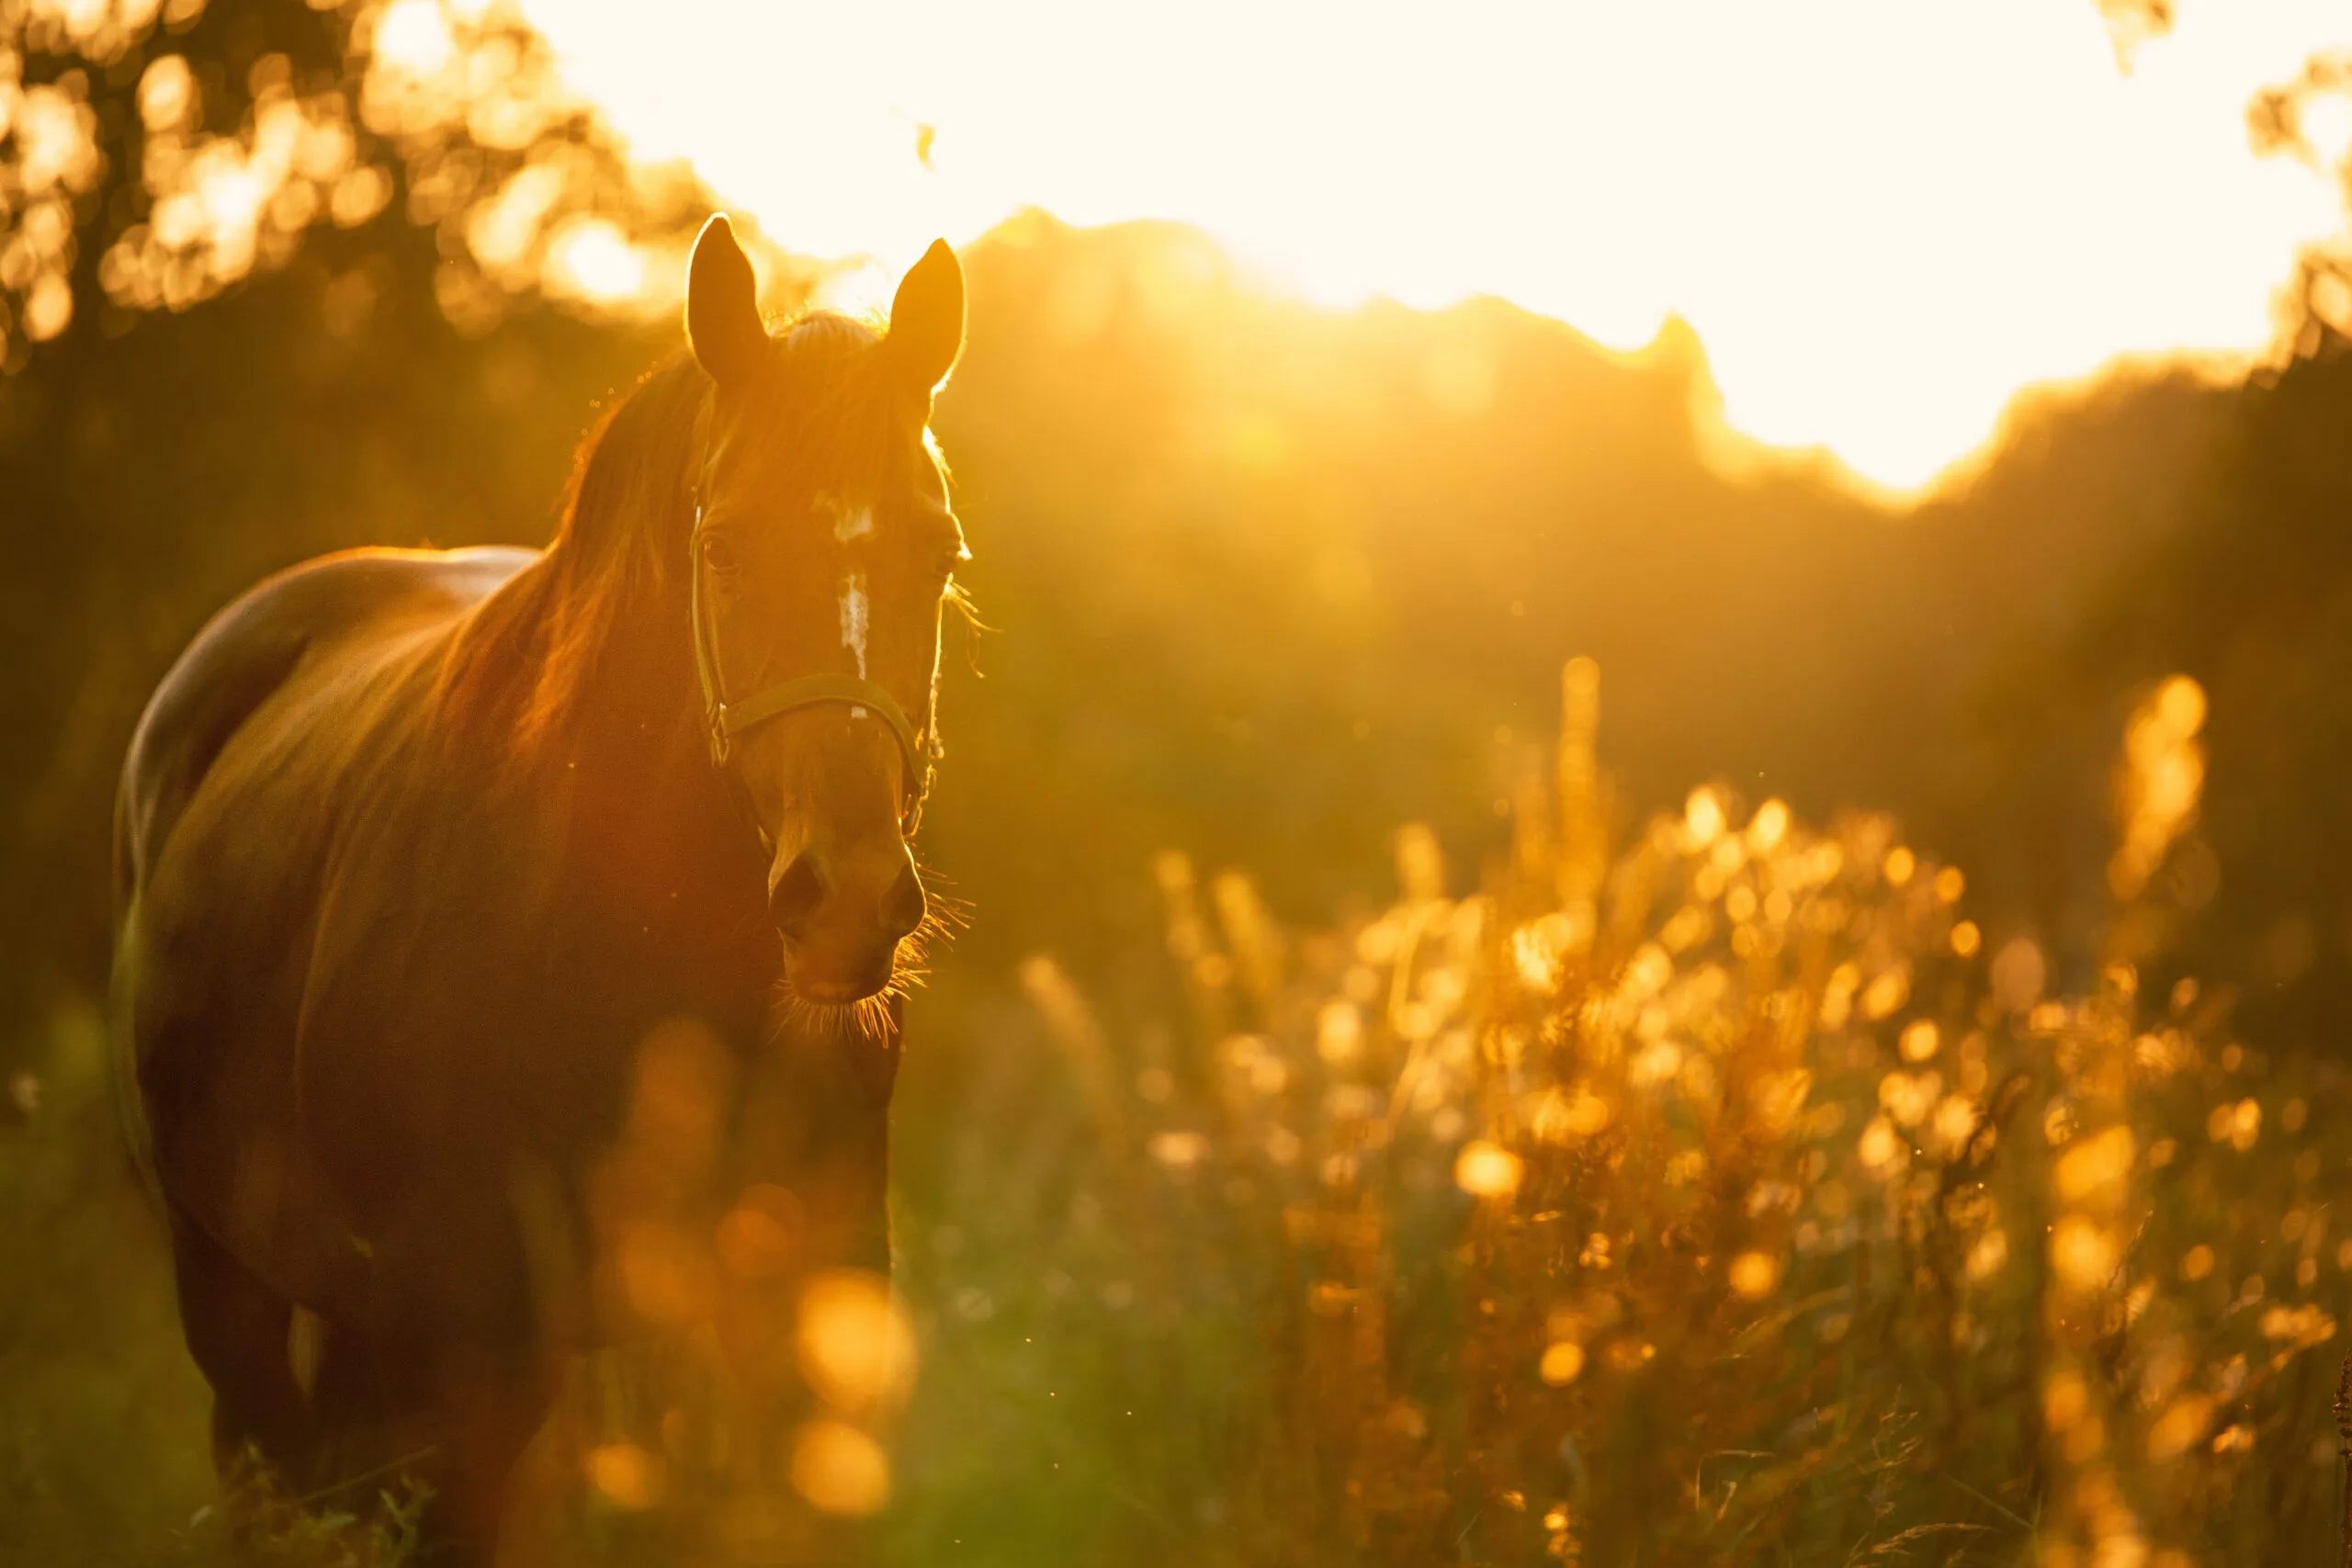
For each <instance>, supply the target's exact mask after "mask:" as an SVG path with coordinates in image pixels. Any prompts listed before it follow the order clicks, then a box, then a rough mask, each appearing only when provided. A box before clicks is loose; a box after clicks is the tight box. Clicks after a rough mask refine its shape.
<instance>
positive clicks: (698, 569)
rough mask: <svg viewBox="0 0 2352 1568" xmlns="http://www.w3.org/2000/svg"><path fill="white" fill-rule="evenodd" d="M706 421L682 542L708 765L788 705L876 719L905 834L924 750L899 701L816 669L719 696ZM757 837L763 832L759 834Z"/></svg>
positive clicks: (925, 777) (919, 795)
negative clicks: (894, 748) (706, 516)
mask: <svg viewBox="0 0 2352 1568" xmlns="http://www.w3.org/2000/svg"><path fill="white" fill-rule="evenodd" d="M709 419H710V408H709V405H708V404H707V403H706V404H705V405H704V407H703V411H702V413H701V415H700V417H699V418H698V420H697V422H696V423H697V424H698V425H700V426H701V433H700V434H699V436H698V439H697V442H696V445H697V446H700V448H701V456H699V457H697V458H696V459H695V475H694V503H695V522H694V532H693V534H692V535H691V536H690V537H689V540H688V544H687V560H686V584H687V587H686V604H687V614H688V615H689V616H690V617H691V619H692V621H693V636H694V647H695V676H696V677H697V678H698V679H699V680H700V682H701V683H702V700H703V714H704V719H705V723H706V725H707V733H708V735H709V737H710V761H711V765H712V766H714V767H716V768H718V770H719V771H720V772H721V773H730V774H731V773H732V771H733V770H732V769H731V768H730V767H729V761H730V759H731V758H732V756H733V753H734V741H735V738H736V737H737V736H739V735H741V734H742V733H744V732H745V731H746V730H749V729H752V728H755V727H757V726H759V725H763V724H765V723H766V722H768V720H770V719H772V718H777V717H780V716H783V715H785V714H787V713H790V712H792V711H793V710H794V709H796V708H805V707H814V706H816V705H819V704H821V703H841V704H843V705H846V706H848V707H849V708H850V709H851V710H852V711H853V713H865V714H869V715H872V716H875V717H876V718H879V719H880V720H881V721H882V722H883V724H884V725H885V726H887V727H888V729H889V731H890V736H891V739H894V740H896V741H897V742H898V743H899V758H900V760H901V761H903V762H904V763H905V765H906V782H905V789H906V807H905V809H904V810H903V811H902V812H901V813H900V818H899V826H900V829H901V830H902V831H904V832H906V833H908V834H910V835H911V834H912V833H913V832H914V830H915V829H916V827H917V826H918V825H919V824H920V823H921V822H922V804H923V797H924V796H925V795H929V794H930V793H931V749H930V748H929V747H928V746H926V745H925V743H924V737H923V735H922V732H921V731H919V730H917V729H916V728H915V727H914V725H913V724H912V723H911V722H910V720H909V719H908V717H907V714H906V710H905V709H904V708H902V707H900V706H899V700H898V699H897V698H896V697H893V696H892V695H891V694H889V693H888V692H887V691H885V690H884V689H883V688H882V687H881V686H880V685H878V684H877V683H876V682H872V681H869V680H866V679H865V677H863V676H859V675H850V674H845V673H842V672H839V671H822V672H820V673H818V674H814V675H802V676H798V677H797V678H795V679H793V680H789V681H782V682H777V683H776V684H775V685H773V686H766V687H763V688H762V689H761V690H759V691H757V692H754V693H752V694H751V695H750V696H748V697H743V698H741V699H738V700H736V701H733V702H729V701H728V699H727V682H726V677H725V674H724V672H723V671H720V669H719V667H718V628H717V627H715V626H712V625H711V624H710V619H709V617H708V615H706V614H705V612H704V609H703V595H702V574H703V571H704V563H703V558H702V520H703V491H704V489H705V487H706V484H707V480H708V478H709V470H710V442H709V435H708V428H709V424H708V422H709ZM761 836H762V837H763V838H765V836H766V835H765V834H764V832H763V833H762V835H761Z"/></svg>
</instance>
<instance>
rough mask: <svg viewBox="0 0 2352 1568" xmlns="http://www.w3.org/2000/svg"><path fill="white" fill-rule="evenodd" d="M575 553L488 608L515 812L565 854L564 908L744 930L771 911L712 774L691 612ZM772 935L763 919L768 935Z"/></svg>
mask: <svg viewBox="0 0 2352 1568" xmlns="http://www.w3.org/2000/svg"><path fill="white" fill-rule="evenodd" d="M575 548H576V546H575V545H573V544H570V543H559V544H558V545H557V546H556V547H553V548H551V549H550V550H549V551H548V554H547V555H546V556H545V557H544V558H542V559H541V560H540V561H539V562H537V564H536V565H535V566H533V567H532V568H531V569H529V570H527V571H526V572H524V573H522V574H520V575H518V576H517V577H516V578H515V580H514V581H512V582H510V583H509V584H508V585H507V587H506V588H505V589H503V590H502V591H501V592H500V594H499V595H497V596H496V600H502V601H504V602H503V603H497V602H492V603H486V604H484V605H483V606H482V612H483V615H484V617H485V624H484V625H483V626H481V627H480V628H478V635H477V637H476V640H477V641H478V642H479V643H480V644H481V647H479V648H477V649H474V650H473V651H472V653H471V655H470V657H472V658H475V659H478V660H494V661H495V664H496V668H494V669H493V670H492V671H491V673H490V676H489V679H490V680H491V681H492V682H494V683H496V684H498V685H500V686H503V693H501V694H500V700H499V701H497V702H496V703H495V704H494V705H493V707H494V710H495V711H498V712H499V713H501V715H502V719H501V722H500V723H499V725H498V726H497V728H498V729H499V731H500V733H499V735H498V736H497V737H496V743H497V745H498V746H499V747H500V749H502V750H504V751H505V752H506V757H505V759H504V761H506V762H507V763H508V764H510V765H507V766H504V767H503V768H502V769H501V772H502V773H503V774H504V775H505V776H506V777H507V778H508V779H510V780H512V781H514V786H515V787H514V795H515V808H516V809H518V810H522V811H525V812H526V813H532V814H542V813H544V814H546V815H540V816H538V818H537V819H539V820H542V821H545V822H547V824H548V827H549V828H551V829H555V830H556V831H557V833H558V835H559V837H560V863H559V867H558V870H557V878H558V880H559V882H560V883H561V884H562V885H563V888H562V895H563V896H570V897H586V898H588V899H590V900H591V901H592V907H593V908H596V909H597V910H599V911H600V912H601V913H602V914H603V916H604V918H605V919H608V920H615V921H630V920H636V921H639V923H644V924H647V925H649V927H650V929H652V930H653V931H660V930H661V929H662V927H663V926H664V925H665V924H671V923H673V922H682V923H683V926H684V929H685V930H687V931H694V930H699V929H703V928H707V927H712V926H716V925H726V926H729V927H730V928H740V927H741V925H742V924H743V922H744V921H745V920H746V919H747V918H754V917H757V916H758V915H759V914H760V913H761V911H762V909H763V903H764V878H763V872H764V867H763V865H762V864H761V863H760V860H759V855H758V850H757V839H756V836H755V835H754V834H753V832H752V829H751V828H750V826H749V824H748V823H747V822H746V821H745V819H744V818H743V815H742V809H741V805H740V804H739V802H738V801H737V799H736V797H735V795H734V794H733V793H732V791H731V789H730V787H729V784H728V781H727V780H725V779H724V778H723V777H721V776H720V775H719V774H718V772H717V770H716V769H715V768H714V767H713V766H712V763H711V758H710V751H709V743H708V741H707V739H706V738H705V731H704V728H703V723H702V719H701V696H700V688H699V686H698V684H697V682H696V680H695V673H694V661H693V655H692V652H691V649H690V646H689V642H688V636H689V633H688V613H687V610H686V607H685V605H684V603H683V600H681V602H680V603H677V604H671V603H669V598H670V597H671V596H670V595H668V594H667V593H665V592H664V591H663V585H662V583H660V582H659V581H637V582H634V583H632V584H630V585H628V587H626V588H617V589H616V588H615V587H613V586H612V585H611V584H610V583H609V581H605V580H603V579H601V578H600V576H599V574H598V573H596V572H595V571H594V563H593V562H587V561H584V560H582V559H580V558H576V557H575V556H573V555H572V554H571V553H569V552H571V551H572V550H573V549H575ZM758 923H759V922H757V921H756V919H754V924H755V926H756V924H758Z"/></svg>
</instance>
